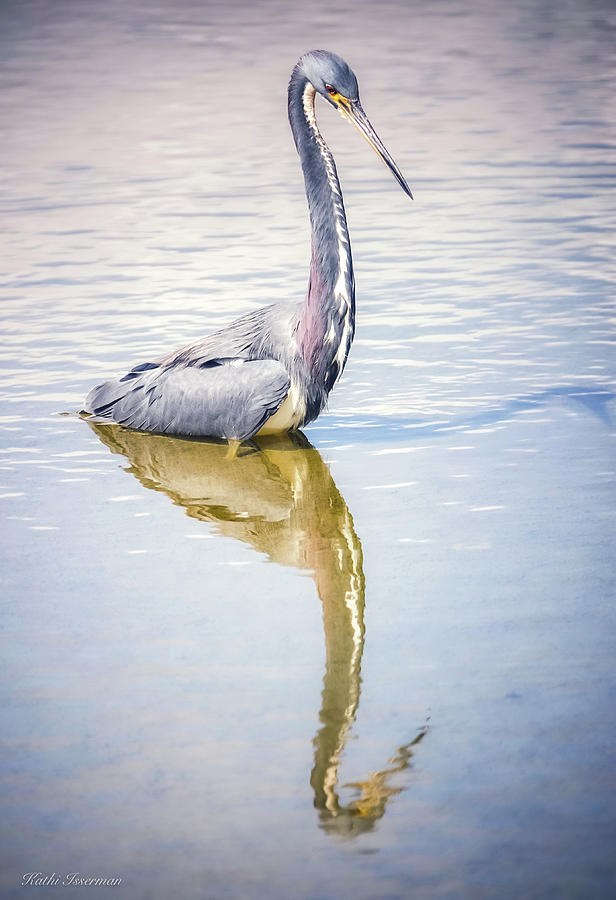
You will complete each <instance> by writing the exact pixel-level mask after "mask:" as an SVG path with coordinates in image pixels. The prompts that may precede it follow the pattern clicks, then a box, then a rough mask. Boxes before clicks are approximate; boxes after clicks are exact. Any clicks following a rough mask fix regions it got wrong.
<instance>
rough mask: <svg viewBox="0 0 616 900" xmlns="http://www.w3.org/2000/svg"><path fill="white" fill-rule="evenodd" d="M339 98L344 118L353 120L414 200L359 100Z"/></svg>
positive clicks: (339, 107)
mask: <svg viewBox="0 0 616 900" xmlns="http://www.w3.org/2000/svg"><path fill="white" fill-rule="evenodd" d="M337 99H338V103H337V105H338V109H339V110H340V112H341V113H342V115H343V116H344V118H345V119H348V120H349V122H352V124H353V125H354V126H355V127H356V128H357V130H358V131H359V132H360V134H363V136H364V137H365V138H366V140H367V141H368V143H369V144H370V146H371V147H372V149H373V150H374V151H375V152H376V153H377V154H378V155H379V156H380V157H381V159H382V160H383V162H384V163H385V165H386V166H387V168H388V169H390V170H391V171H392V172H393V175H394V178H395V179H396V181H397V182H398V184H399V185H400V187H401V188H402V190H403V191H404V193H405V194H408V196H409V197H410V198H411V200H412V199H413V195H412V194H411V189H410V187H409V186H408V184H407V183H406V180H405V178H404V175H403V174H402V172H401V171H400V169H399V168H398V166H397V165H396V164H395V162H394V161H393V159H392V158H391V155H390V153H389V151H388V150H387V148H386V147H385V145H384V144H383V142H382V141H381V139H380V137H379V136H378V134H377V133H376V131H375V130H374V128H373V127H372V125H371V124H370V120H369V119H368V116H367V115H366V113H365V112H364V110H363V107H362V105H361V103H360V102H359V100H347V98H346V97H339V98H337Z"/></svg>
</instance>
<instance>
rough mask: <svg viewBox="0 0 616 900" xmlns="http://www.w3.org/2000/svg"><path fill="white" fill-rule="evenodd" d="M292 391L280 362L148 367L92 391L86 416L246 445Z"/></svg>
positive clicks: (235, 360) (231, 360)
mask: <svg viewBox="0 0 616 900" xmlns="http://www.w3.org/2000/svg"><path fill="white" fill-rule="evenodd" d="M289 387H290V380H289V376H288V374H287V372H286V369H285V368H284V366H283V365H282V364H281V363H280V362H278V360H275V359H243V358H242V357H218V358H217V359H210V360H208V361H207V362H205V363H203V364H201V365H177V364H176V365H169V366H165V365H158V364H156V363H144V364H143V365H141V366H136V367H135V368H134V369H133V370H132V371H131V372H129V373H128V374H127V375H125V376H124V377H123V378H120V379H116V380H114V381H107V382H105V383H104V384H101V385H98V386H97V387H95V388H94V389H93V390H92V391H90V393H89V394H88V396H87V398H86V408H85V412H88V413H91V414H92V415H95V416H96V417H97V418H99V419H101V420H107V421H112V422H117V423H118V424H120V425H127V426H128V427H129V428H136V429H138V430H139V431H154V432H158V433H161V434H184V435H193V436H195V437H197V436H198V437H217V438H226V439H227V440H239V441H242V440H246V439H247V438H251V437H252V436H253V435H254V434H256V433H257V431H259V429H260V428H261V427H262V426H263V424H264V422H265V421H266V420H267V419H269V417H270V416H272V415H273V414H274V413H275V412H276V410H277V409H278V407H279V406H280V405H281V403H282V402H283V400H284V399H285V397H286V396H287V394H288V392H289Z"/></svg>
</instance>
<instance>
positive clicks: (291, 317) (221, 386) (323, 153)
mask: <svg viewBox="0 0 616 900" xmlns="http://www.w3.org/2000/svg"><path fill="white" fill-rule="evenodd" d="M317 94H320V95H321V96H322V97H324V98H325V100H326V101H327V102H328V103H329V104H330V105H331V106H333V107H334V108H335V109H337V110H339V112H340V113H341V114H342V115H343V116H344V117H345V118H346V119H348V120H349V121H350V122H351V123H352V124H353V125H355V127H356V128H357V129H358V130H359V132H360V133H361V134H362V135H363V136H364V137H365V138H366V140H367V141H368V143H369V144H370V145H371V146H372V147H373V149H374V150H375V151H376V152H377V154H378V155H379V156H380V157H381V159H382V160H383V161H384V162H385V163H386V165H387V166H388V167H389V168H390V169H391V171H392V172H393V174H394V176H395V178H396V180H397V181H398V183H399V184H400V186H401V187H402V189H403V190H404V191H405V193H406V194H408V196H409V197H412V194H411V191H410V188H409V186H408V184H407V183H406V181H405V180H404V178H403V176H402V173H401V172H400V170H399V169H398V167H397V166H396V164H395V162H394V161H393V159H392V158H391V156H390V154H389V153H388V151H387V150H386V148H385V147H384V146H383V144H382V142H381V140H380V138H379V137H378V135H377V134H376V132H375V131H374V129H373V127H372V125H371V124H370V122H369V121H368V117H367V116H366V114H365V112H364V110H363V109H362V106H361V103H360V102H359V89H358V86H357V79H356V77H355V75H354V73H353V72H352V71H351V69H350V68H349V66H348V65H347V64H346V63H345V62H344V60H343V59H341V58H340V57H339V56H336V55H335V54H333V53H328V52H326V51H324V50H312V51H310V52H309V53H306V54H304V55H303V56H302V57H301V58H300V60H299V61H298V63H297V65H296V66H295V68H294V69H293V73H292V75H291V80H290V82H289V91H288V108H289V122H290V125H291V131H292V132H293V138H294V140H295V146H296V147H297V152H298V154H299V157H300V160H301V165H302V170H303V173H304V181H305V185H306V195H307V198H308V207H309V210H310V224H311V228H312V257H311V260H310V279H309V283H308V291H307V294H306V297H305V299H304V300H303V301H302V302H299V303H297V302H296V303H275V304H273V305H271V306H266V307H264V308H263V309H259V310H257V311H256V312H252V313H249V314H248V315H245V316H242V317H241V318H240V319H237V320H236V321H235V322H232V323H231V325H229V326H228V327H227V328H223V329H222V330H220V331H216V332H215V333H214V334H211V335H208V336H206V337H205V338H203V339H201V340H200V341H198V342H197V343H195V344H191V345H190V346H188V347H184V348H182V349H181V350H177V351H175V352H173V353H170V354H169V355H167V356H164V357H161V358H160V359H158V360H156V361H154V362H145V363H142V364H141V365H138V366H135V367H134V368H133V369H131V371H130V372H128V374H126V375H124V376H123V377H122V378H118V379H115V380H112V381H107V382H105V383H104V384H101V385H98V386H97V387H95V388H94V389H93V390H92V391H90V393H89V394H88V396H87V398H86V401H85V409H84V410H83V412H84V413H87V414H90V415H94V416H96V417H97V419H98V420H99V421H103V422H104V421H111V422H117V423H119V424H121V425H126V426H128V427H130V428H134V429H137V430H140V431H153V432H159V433H162V434H181V435H193V436H200V437H211V438H224V439H226V440H227V441H228V442H229V444H230V448H231V451H232V452H237V448H238V447H239V444H240V443H241V442H242V441H244V440H248V439H250V438H252V437H253V436H255V435H258V434H275V433H279V432H288V431H293V430H295V429H297V428H301V427H302V426H303V425H306V424H307V423H308V422H312V421H313V420H314V419H316V417H317V416H318V415H319V413H320V412H321V410H322V409H323V407H324V406H325V404H326V402H327V397H328V395H329V392H330V391H331V389H332V388H333V386H334V384H335V383H336V381H337V380H338V379H339V378H340V376H341V374H342V372H343V370H344V366H345V363H346V359H347V356H348V354H349V349H350V347H351V342H352V340H353V334H354V331H355V282H354V278H353V263H352V259H351V245H350V242H349V233H348V229H347V222H346V216H345V212H344V204H343V201H342V191H341V189H340V182H339V181H338V175H337V173H336V166H335V164H334V158H333V156H332V154H331V152H330V150H329V147H328V146H327V144H326V143H325V141H324V139H323V137H322V135H321V133H320V131H319V128H318V126H317V121H316V116H315V99H316V95H317Z"/></svg>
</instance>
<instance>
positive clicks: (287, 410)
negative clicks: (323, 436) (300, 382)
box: [257, 385, 306, 436]
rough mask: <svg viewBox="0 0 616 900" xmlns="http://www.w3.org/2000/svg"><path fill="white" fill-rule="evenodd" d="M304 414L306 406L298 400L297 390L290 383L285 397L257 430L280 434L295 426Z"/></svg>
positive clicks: (263, 432) (259, 432) (258, 433)
mask: <svg viewBox="0 0 616 900" xmlns="http://www.w3.org/2000/svg"><path fill="white" fill-rule="evenodd" d="M305 414H306V407H305V404H304V403H303V402H301V400H300V395H299V391H298V390H297V389H296V388H294V386H293V385H291V389H290V391H289V393H288V394H287V396H286V398H285V399H284V400H283V401H282V403H281V404H280V406H279V407H278V409H277V410H276V412H275V413H274V415H273V416H270V417H269V419H267V421H266V422H265V423H264V424H263V426H262V427H261V428H260V429H259V431H257V436H258V435H260V434H280V433H281V432H284V431H292V430H293V429H294V428H297V427H298V426H299V424H300V422H301V421H302V420H303V418H304V416H305Z"/></svg>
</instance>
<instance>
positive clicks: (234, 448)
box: [225, 438, 242, 459]
mask: <svg viewBox="0 0 616 900" xmlns="http://www.w3.org/2000/svg"><path fill="white" fill-rule="evenodd" d="M228 443H229V449H228V450H227V455H226V456H225V459H236V458H237V454H238V452H239V449H240V446H241V444H242V442H241V441H235V440H233V439H232V438H229V440H228Z"/></svg>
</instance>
